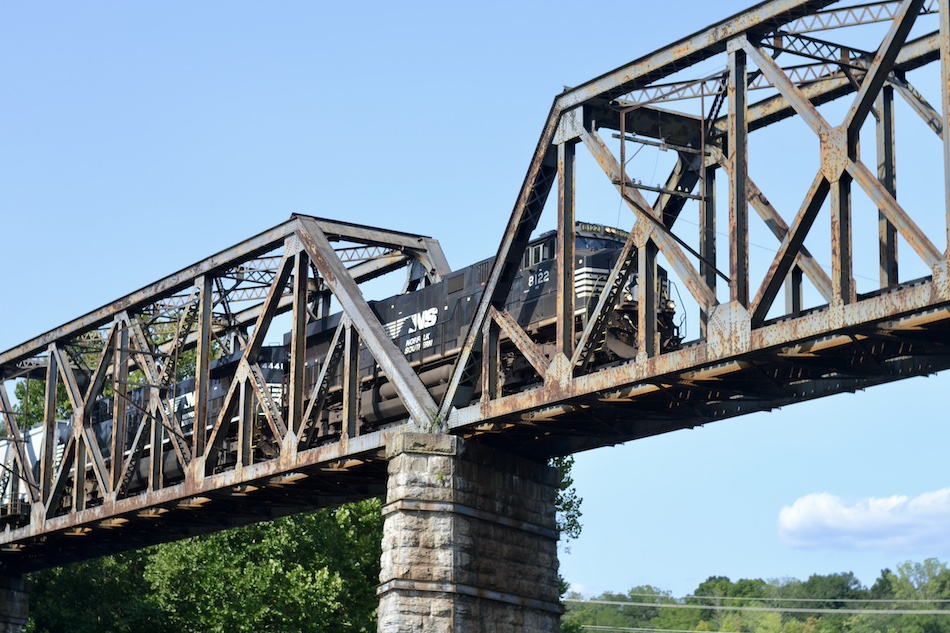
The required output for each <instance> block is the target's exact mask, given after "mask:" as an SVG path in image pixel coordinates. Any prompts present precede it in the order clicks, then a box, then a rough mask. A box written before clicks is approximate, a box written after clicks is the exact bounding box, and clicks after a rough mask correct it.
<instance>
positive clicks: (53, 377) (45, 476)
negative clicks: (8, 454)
mask: <svg viewBox="0 0 950 633" xmlns="http://www.w3.org/2000/svg"><path fill="white" fill-rule="evenodd" d="M53 347H54V345H50V346H49V348H48V352H47V356H46V399H45V401H44V403H43V425H44V431H43V454H42V455H41V456H40V490H41V492H42V497H43V500H44V501H47V502H48V501H49V499H50V493H51V492H52V490H53V460H54V459H55V458H56V455H55V450H56V443H57V441H58V438H57V437H56V393H57V390H58V387H59V369H58V368H57V367H56V354H54V353H53Z"/></svg>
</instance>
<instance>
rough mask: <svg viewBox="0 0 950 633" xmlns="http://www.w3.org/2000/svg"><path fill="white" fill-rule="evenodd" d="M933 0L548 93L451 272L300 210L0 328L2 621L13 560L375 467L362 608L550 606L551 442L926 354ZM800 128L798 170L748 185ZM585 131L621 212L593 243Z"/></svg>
mask: <svg viewBox="0 0 950 633" xmlns="http://www.w3.org/2000/svg"><path fill="white" fill-rule="evenodd" d="M948 3H950V0H900V1H897V0H894V1H891V0H884V1H882V2H872V3H854V2H838V1H836V0H769V1H766V2H762V3H760V4H758V5H756V6H754V7H752V8H750V9H749V10H747V11H745V12H743V13H740V14H738V15H735V16H733V17H731V18H729V19H726V20H724V21H722V22H719V23H717V24H714V25H712V26H710V27H708V28H706V29H704V30H702V31H700V32H698V33H696V34H694V35H691V36H689V37H687V38H685V39H683V40H681V41H678V42H676V43H674V44H671V45H669V46H667V47H666V48H663V49H661V50H659V51H656V52H654V53H651V54H649V55H646V56H645V57H642V58H640V59H637V60H636V61H634V62H631V63H629V64H627V65H625V66H622V67H620V68H618V69H616V70H614V71H611V72H608V73H606V74H604V75H601V76H599V77H597V78H595V79H592V80H591V81H588V82H587V83H584V84H582V85H580V86H577V87H574V88H570V89H566V90H565V91H564V92H563V93H561V94H559V95H558V96H557V97H556V98H555V99H554V103H553V105H552V107H551V110H550V112H549V114H548V116H547V119H546V120H545V122H544V126H543V128H542V132H541V136H540V139H539V141H538V145H537V149H536V150H535V153H534V155H533V156H532V157H531V160H530V163H529V165H528V169H527V174H526V176H525V179H524V184H523V186H522V188H521V190H520V193H519V195H518V197H517V200H516V201H515V204H514V209H513V211H512V213H511V216H510V219H509V221H508V224H507V226H506V227H505V228H504V231H503V233H502V236H501V240H500V243H499V245H498V249H497V252H496V254H495V256H494V258H493V259H490V260H486V261H485V262H483V263H481V264H479V265H477V266H475V267H473V268H471V269H466V272H465V273H464V275H463V274H462V273H460V272H459V271H454V272H453V271H451V270H450V269H449V267H448V265H447V263H446V258H445V257H444V255H443V253H442V251H441V249H440V247H439V245H438V242H437V241H435V240H434V239H431V238H428V237H424V236H419V235H411V234H407V233H402V232H398V231H393V230H384V229H379V228H373V227H366V226H359V225H355V224H351V223H346V222H341V221H336V220H328V219H321V218H317V217H312V216H306V215H295V216H293V217H291V218H290V219H289V220H288V221H287V222H285V223H283V224H281V225H279V226H276V227H274V228H272V229H270V230H268V231H265V232H264V233H261V234H260V235H256V236H254V237H251V238H250V239H248V240H246V241H244V242H242V243H240V244H238V245H236V246H234V247H232V248H229V249H227V250H225V251H222V252H220V253H217V254H215V255H212V256H210V257H208V258H207V259H205V260H203V261H201V262H198V263H196V264H194V265H193V266H190V267H188V268H186V269H184V270H181V271H179V272H176V273H174V274H171V275H169V276H168V277H166V278H164V279H161V280H159V281H157V282H155V283H153V284H152V285H149V286H147V287H145V288H142V289H141V290H138V291H136V292H133V293H131V294H129V295H127V296H125V297H122V298H121V299H118V300H116V301H115V302H113V303H111V304H109V305H106V306H103V307H102V308H100V309H98V310H95V311H93V312H91V313H89V314H86V315H84V316H81V317H79V318H77V319H75V320H73V321H70V322H68V323H66V324H65V325H63V326H61V327H58V328H56V329H54V330H52V331H49V332H47V333H45V334H42V335H40V336H37V337H36V338H34V339H32V340H30V341H26V342H24V343H23V344H21V345H18V346H16V347H14V348H13V349H10V350H8V351H6V352H3V353H2V354H0V380H2V381H3V389H0V405H2V406H0V411H2V419H3V423H4V427H5V430H6V435H7V439H6V440H4V442H5V444H4V447H3V453H2V458H3V459H4V463H3V474H2V477H0V515H2V516H0V518H2V521H3V524H4V529H3V532H2V533H0V574H2V583H0V598H2V600H0V611H2V613H0V619H2V620H4V626H5V627H6V628H5V629H3V630H10V631H13V630H19V627H20V626H21V625H22V623H23V622H24V621H25V614H26V596H27V593H26V592H27V589H26V586H25V584H24V581H23V574H24V573H26V572H29V571H31V570H36V569H41V568H44V567H50V566H57V565H62V564H65V563H68V562H71V561H76V560H81V559H85V558H89V557H94V556H99V555H104V554H109V553H113V552H118V551H122V550H126V549H130V548H137V547H141V546H145V545H148V544H152V543H158V542H163V541H169V540H173V539H178V538H183V537H186V536H190V535H193V534H200V533H203V532H208V531H213V530H219V529H225V528H228V527H231V526H236V525H242V524H246V523H249V522H255V521H260V520H266V519H269V518H272V517H277V516H281V515H286V514H291V513H295V512H300V511H304V510H309V509H313V508H319V507H326V506H332V505H336V504H339V503H342V502H345V501H348V500H353V499H359V498H365V497H369V496H380V495H385V498H386V501H385V505H384V513H385V528H384V532H385V535H384V543H383V546H384V548H383V549H384V553H383V560H382V573H381V579H380V588H379V594H380V630H381V631H400V630H432V631H461V630H466V631H468V630H481V631H508V630H538V631H556V630H557V628H558V624H557V621H558V613H559V609H560V608H559V606H558V590H557V583H556V569H557V560H556V547H555V544H556V537H557V535H556V530H555V522H554V509H553V501H554V494H555V483H556V482H555V480H554V476H553V475H552V472H551V469H549V468H548V467H547V466H545V459H546V458H549V457H551V456H556V455H565V454H569V453H573V452H577V451H582V450H587V449H592V448H596V447H599V446H605V445H612V444H616V443H620V442H626V441H630V440H636V439H638V438H643V437H646V436H650V435H655V434H658V433H665V432H669V431H674V430H678V429H683V428H689V427H693V426H695V425H699V424H705V423H709V422H713V421H716V420H721V419H724V418H729V417H732V416H738V415H742V414H745V413H750V412H754V411H761V410H768V409H771V408H774V407H778V406H782V405H786V404H789V403H793V402H797V401H801V400H806V399H811V398H818V397H821V396H824V395H829V394H834V393H839V392H842V391H853V390H857V389H862V388H865V387H869V386H874V385H877V384H881V383H885V382H889V381H894V380H899V379H902V378H906V377H910V376H916V375H921V374H927V373H932V372H936V371H940V370H942V369H945V368H947V367H950V353H948V348H947V345H948V343H950V335H948V334H950V330H948V324H950V278H948V249H947V236H948V226H950V222H948V213H950V204H948V199H950V198H948V196H950V137H948V135H947V134H946V132H945V130H946V129H947V124H948V111H950V10H948ZM716 64H718V66H716ZM711 67H715V68H718V70H715V71H713V72H710V71H709V70H708V69H709V68H711ZM704 69H705V70H704ZM928 97H929V99H930V100H928ZM932 103H936V104H937V105H936V106H934V105H932ZM914 126H916V129H924V130H926V134H927V135H928V136H929V138H925V139H924V140H923V141H921V142H920V143H919V144H915V146H914V148H913V152H912V153H910V154H908V153H906V152H905V154H904V158H903V159H902V160H903V162H904V168H903V171H902V173H911V172H915V171H919V170H925V169H926V170H930V172H929V173H932V174H933V176H934V177H933V178H932V179H931V182H930V186H929V187H927V188H925V189H926V191H921V188H919V187H918V188H914V190H912V191H911V190H908V191H906V192H905V191H904V190H902V191H901V195H898V187H897V176H896V174H897V171H898V170H897V153H896V151H895V147H896V145H897V142H898V139H899V138H900V134H899V132H902V131H903V130H906V129H915V128H914ZM791 135H795V136H796V137H797V139H798V140H799V141H801V139H802V138H804V139H805V140H804V141H803V142H804V143H805V145H806V146H807V147H808V148H809V149H808V152H809V154H808V155H807V156H806V157H804V158H802V161H804V162H805V163H806V164H808V165H811V166H813V168H810V169H811V172H810V173H809V175H808V178H807V179H805V180H803V181H802V182H801V183H798V185H797V193H796V194H794V195H790V194H788V193H787V191H786V188H783V190H782V197H781V199H780V200H776V201H771V200H770V199H769V198H768V197H767V195H768V193H769V191H768V186H767V185H766V184H763V183H765V182H774V181H775V180H776V175H778V176H779V178H781V177H782V175H783V173H784V172H786V171H787V170H789V164H788V157H787V156H784V155H783V150H782V147H783V144H782V143H783V141H782V139H783V138H786V137H788V136H791ZM758 139H764V140H761V141H760V140H758ZM862 139H863V140H864V142H863V143H862V142H861V141H862ZM643 146H654V147H660V148H661V149H663V150H667V151H669V152H671V154H670V155H671V156H673V157H675V159H674V161H673V167H672V169H671V170H670V172H669V174H668V176H667V177H666V178H665V180H663V181H662V182H658V183H651V182H648V183H646V184H644V183H643V174H640V173H637V172H636V171H635V163H634V162H632V158H633V157H635V155H636V152H637V151H638V149H639V148H642V147H643ZM580 152H583V153H585V154H587V155H589V156H590V157H592V158H593V160H594V162H595V163H596V165H597V166H598V167H599V170H600V171H602V172H603V176H604V177H606V179H607V180H603V179H602V178H601V179H600V180H599V182H598V183H597V184H603V183H607V185H608V186H610V187H612V188H613V189H614V190H615V192H616V196H617V200H618V201H619V203H620V204H622V206H623V207H624V208H625V209H626V210H627V211H628V212H627V213H626V214H625V215H624V216H623V219H622V220H621V223H620V224H621V226H620V227H619V230H615V229H608V228H606V227H599V230H601V231H602V232H603V233H604V235H602V237H605V238H609V239H605V241H602V247H603V244H607V243H609V244H611V245H612V251H611V252H612V253H613V254H612V256H611V258H610V264H609V265H608V266H605V267H603V268H602V269H596V270H595V269H588V268H584V269H582V268H579V267H578V266H577V265H575V264H574V263H575V261H577V262H584V261H586V260H585V259H584V257H586V256H587V255H586V254H585V253H586V251H583V249H589V245H584V246H582V242H581V241H580V240H579V237H581V236H582V235H583V234H584V232H585V231H589V227H588V226H587V225H585V224H583V223H578V220H582V219H583V217H576V211H575V207H576V206H578V205H577V204H576V200H577V197H578V194H579V193H581V192H583V190H584V188H585V187H588V186H593V185H592V184H588V183H587V182H586V181H585V179H583V178H579V177H578V172H577V170H576V169H575V161H576V159H577V158H578V154H579V153H580ZM760 186H761V188H760ZM773 186H774V185H773ZM788 190H792V191H796V183H791V184H790V188H789V189H788ZM552 194H554V195H552ZM549 198H550V202H549ZM543 213H547V214H549V215H551V216H553V215H555V214H556V222H557V230H556V232H555V233H554V234H553V235H548V236H546V237H545V238H543V239H539V238H537V231H536V229H537V227H538V226H539V221H540V219H541V217H542V214H543ZM869 218H870V219H869ZM868 227H870V230H868ZM607 233H609V235H607ZM750 234H752V235H756V236H761V235H768V236H771V237H769V239H771V240H773V242H772V244H773V246H774V248H773V250H772V252H771V253H770V254H769V256H768V258H766V259H764V260H762V259H761V258H760V259H756V257H755V256H753V255H751V254H750V249H749V245H750ZM756 239H758V238H756ZM806 243H807V245H806ZM898 250H900V253H901V258H900V265H898V263H899V260H898ZM582 251H583V252H582ZM859 261H872V262H873V265H872V266H871V270H869V269H868V267H867V265H864V264H862V265H861V266H860V270H856V269H858V268H859V266H858V264H857V263H856V262H859ZM869 278H870V283H869ZM394 279H395V280H396V281H393V280H394ZM669 282H672V283H674V284H676V287H677V288H679V289H681V290H682V294H683V295H684V298H683V300H682V301H679V302H673V299H672V297H671V296H670V295H669V288H670V286H669ZM369 283H373V284H380V283H395V284H396V285H395V286H394V287H393V290H392V291H391V293H390V294H391V295H392V297H391V298H389V299H385V300H383V301H380V302H369V301H367V300H366V299H365V298H364V293H363V290H364V288H366V285H365V284H369ZM472 284H475V285H474V286H473V285H472ZM542 285H543V292H544V295H545V296H546V297H547V298H548V299H547V300H548V301H549V309H548V310H547V311H546V312H544V313H543V314H541V313H537V314H535V313H531V311H530V310H529V311H527V312H526V311H525V310H523V309H522V310H521V311H520V312H519V311H516V310H514V309H513V306H516V305H521V306H522V307H523V304H524V302H525V301H527V300H526V299H524V298H523V297H521V296H519V295H518V293H522V294H524V296H527V293H529V290H530V291H538V292H540V290H539V288H540V287H541V286H542ZM582 286H583V288H582ZM426 293H428V294H426ZM383 296H386V295H383ZM421 297H435V299H433V300H432V301H431V305H430V304H424V305H423V303H422V299H420V298H421ZM450 302H451V303H452V306H454V307H453V310H454V312H453V315H452V316H451V319H449V318H448V317H449V315H448V311H449V304H450ZM519 302H520V303H519ZM676 303H678V304H679V305H675V304H676ZM385 304H389V307H388V308H387V306H386V305H385ZM539 305H540V304H539ZM398 306H413V307H412V308H411V309H410V308H408V307H407V308H406V310H400V309H398ZM388 309H391V310H396V311H397V312H398V314H396V315H395V316H393V315H392V314H390V313H389V312H387V310H388ZM681 314H689V315H691V316H690V319H691V321H692V322H693V323H699V324H700V327H699V328H698V331H697V332H694V333H693V336H692V338H688V337H687V339H686V340H681V339H680V337H679V336H677V335H676V331H675V327H674V326H672V325H671V323H672V321H670V318H669V317H670V316H671V315H681ZM385 315H389V316H385ZM661 315H666V316H665V317H664V318H661ZM275 333H276V334H278V335H280V338H281V340H282V341H283V343H282V344H280V345H273V344H269V343H268V341H269V340H271V339H272V338H273V336H274V334H275ZM618 341H619V342H618ZM24 383H25V387H24V388H23V393H25V394H36V398H37V399H38V400H40V401H41V402H38V403H37V402H34V403H33V404H34V408H33V410H34V411H39V412H40V413H38V414H35V415H33V416H32V417H31V415H30V414H29V411H30V407H28V406H25V403H23V402H19V403H17V402H14V400H13V398H12V397H11V392H12V390H13V386H14V385H16V384H24ZM26 404H29V403H26ZM499 553H501V554H502V556H500V557H499ZM505 554H507V556H506V555H505ZM499 559H507V560H508V561H509V562H507V563H505V567H504V568H498V567H497V566H496V561H498V560H499ZM486 560H489V561H491V562H492V564H491V565H486V564H485V561H486Z"/></svg>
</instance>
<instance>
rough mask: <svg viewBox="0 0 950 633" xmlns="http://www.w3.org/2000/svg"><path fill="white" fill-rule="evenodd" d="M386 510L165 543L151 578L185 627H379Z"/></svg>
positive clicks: (351, 508) (373, 507) (321, 514)
mask: <svg viewBox="0 0 950 633" xmlns="http://www.w3.org/2000/svg"><path fill="white" fill-rule="evenodd" d="M381 526H382V517H381V513H380V502H379V501H378V500H375V499H373V500H368V501H362V502H359V503H354V504H350V505H347V506H342V507H340V508H336V509H332V510H322V511H318V512H313V513H310V514H304V515H298V516H296V517H290V518H285V519H278V520H276V521H272V522H268V523H261V524H258V525H252V526H248V527H245V528H241V529H238V530H229V531H226V532H219V533H216V534H211V535H207V536H203V537H199V538H194V539H189V540H185V541H179V542H177V543H171V544H168V545H165V546H162V547H161V548H158V549H157V550H156V551H155V552H154V554H153V555H152V556H151V558H150V559H149V561H148V563H147V565H146V570H145V578H146V579H147V580H148V582H149V583H150V585H151V587H152V590H153V591H154V594H155V600H156V602H157V603H158V604H159V605H160V606H161V607H162V609H163V610H164V611H165V613H166V614H167V615H168V617H169V620H170V621H171V622H172V623H173V625H174V626H175V627H176V630H178V631H194V632H207V633H216V632H220V633H225V632H228V633H231V632H238V633H240V632H248V633H252V632H255V633H256V632H264V631H274V632H279V631H301V632H305V633H330V632H334V631H341V630H346V631H354V632H366V633H369V632H370V631H375V629H376V613H375V608H376V591H375V589H376V584H377V582H378V578H379V558H380V541H379V539H378V535H379V534H380V532H381Z"/></svg>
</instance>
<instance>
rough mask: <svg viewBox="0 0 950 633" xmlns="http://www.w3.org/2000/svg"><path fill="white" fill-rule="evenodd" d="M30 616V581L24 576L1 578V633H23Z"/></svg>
mask: <svg viewBox="0 0 950 633" xmlns="http://www.w3.org/2000/svg"><path fill="white" fill-rule="evenodd" d="M29 615H30V583H29V581H28V580H27V579H26V578H25V577H24V576H0V633H21V631H23V629H24V628H25V627H26V621H27V619H29Z"/></svg>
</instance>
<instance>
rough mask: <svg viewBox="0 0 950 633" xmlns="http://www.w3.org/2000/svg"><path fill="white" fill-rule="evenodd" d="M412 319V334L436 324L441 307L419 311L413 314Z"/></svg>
mask: <svg viewBox="0 0 950 633" xmlns="http://www.w3.org/2000/svg"><path fill="white" fill-rule="evenodd" d="M410 319H411V320H412V325H411V326H410V327H409V334H412V333H413V332H418V331H419V330H424V329H426V328H430V327H432V326H433V325H435V324H436V322H437V321H438V320H439V309H438V308H429V309H428V310H423V311H422V312H417V313H416V314H413V315H412V316H411V317H410Z"/></svg>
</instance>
